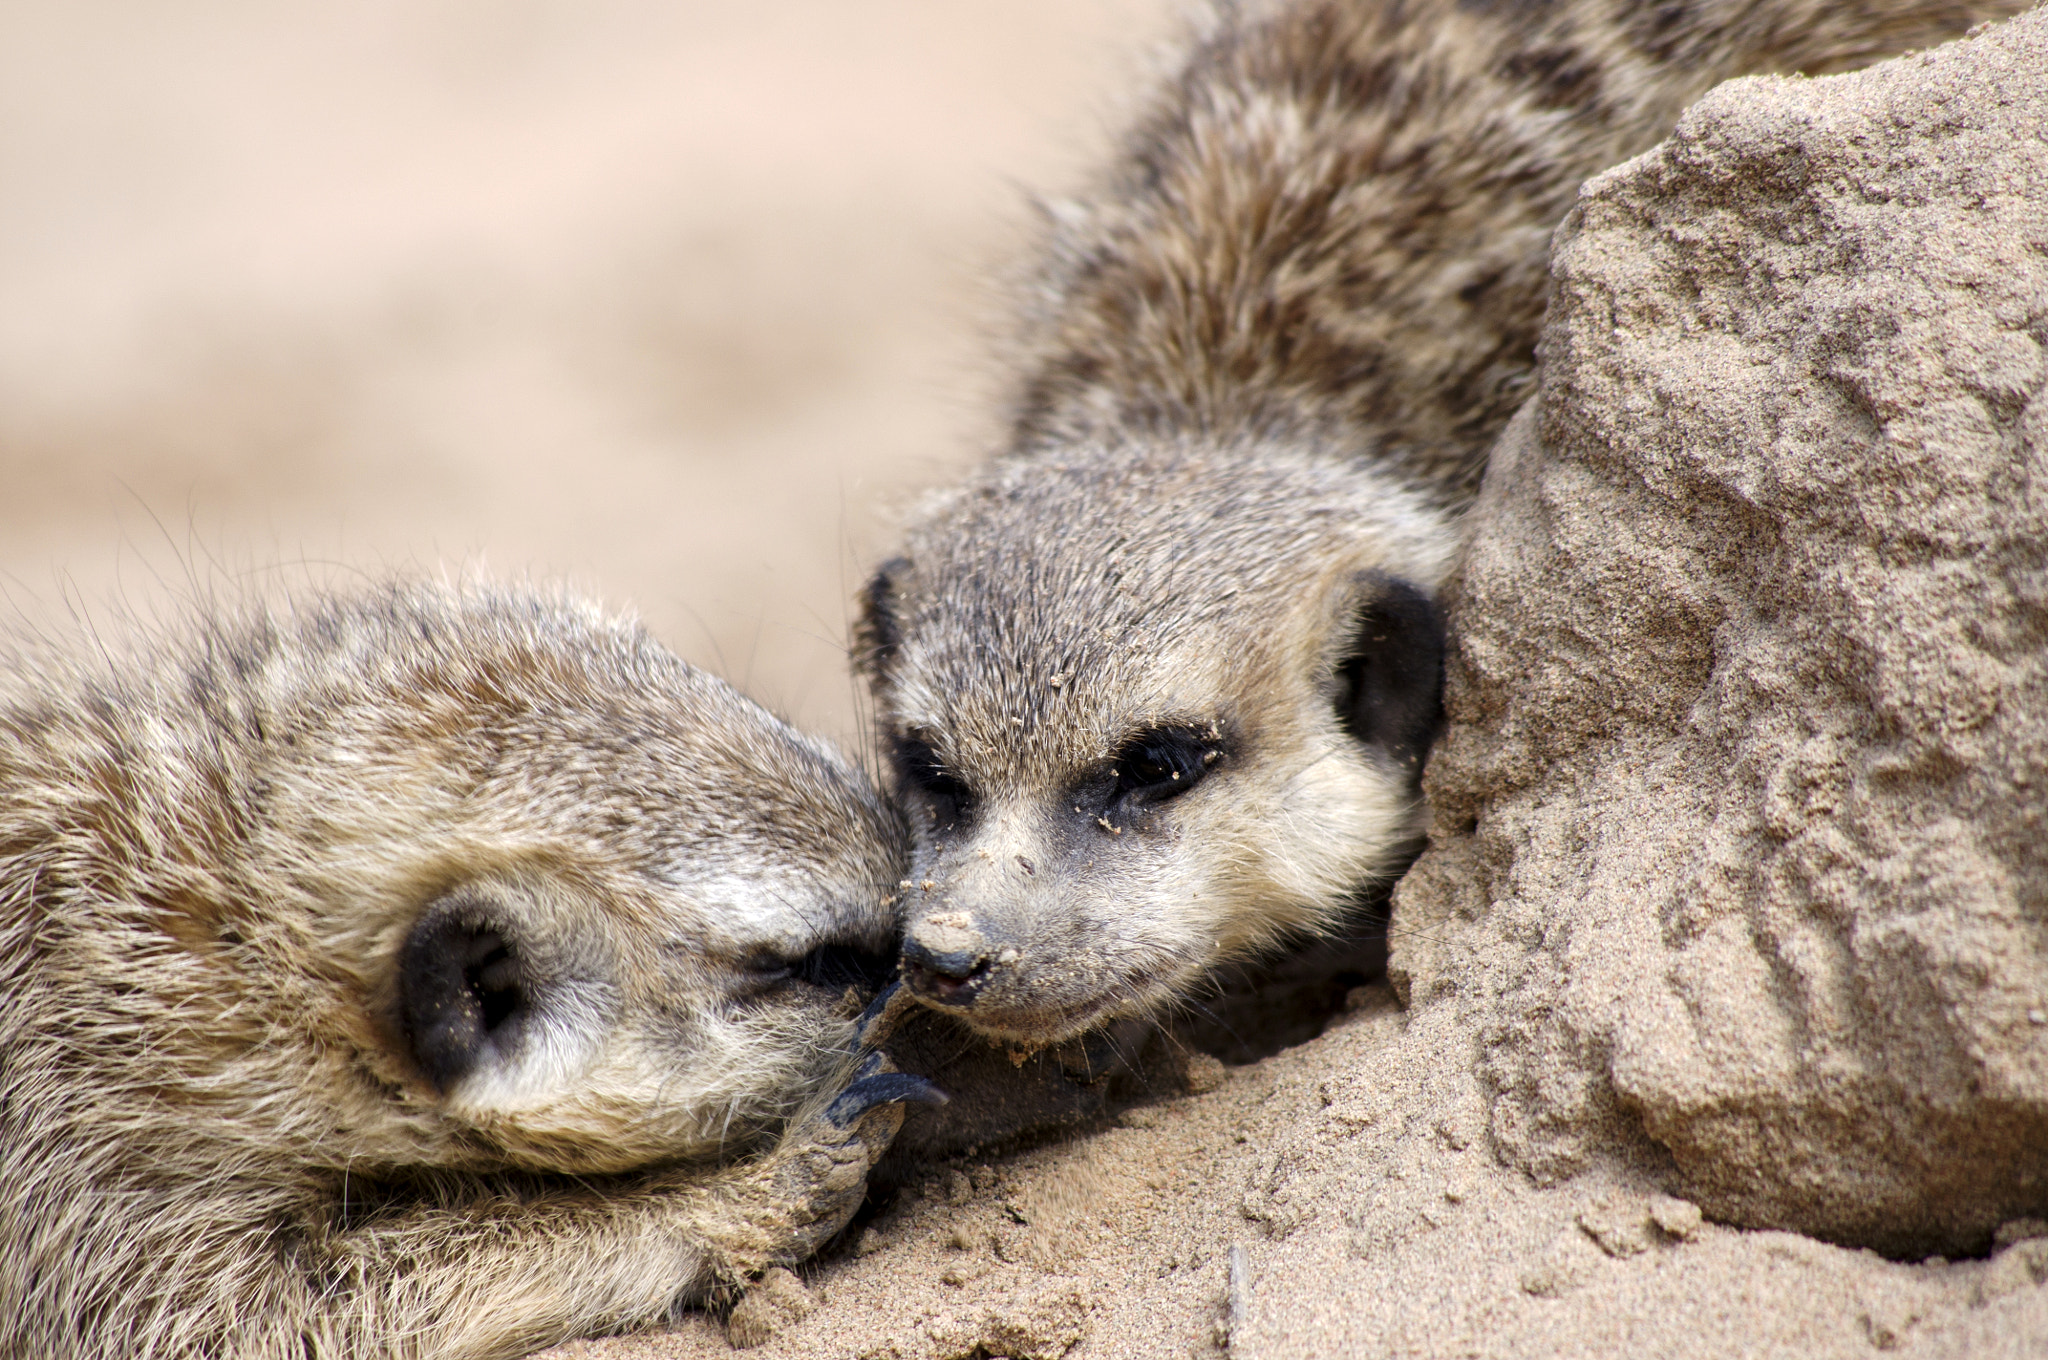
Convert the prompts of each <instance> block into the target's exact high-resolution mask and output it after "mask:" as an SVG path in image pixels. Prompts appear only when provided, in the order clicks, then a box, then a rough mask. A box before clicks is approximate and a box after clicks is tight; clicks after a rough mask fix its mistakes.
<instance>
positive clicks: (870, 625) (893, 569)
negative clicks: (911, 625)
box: [852, 557, 910, 682]
mask: <svg viewBox="0 0 2048 1360" xmlns="http://www.w3.org/2000/svg"><path fill="white" fill-rule="evenodd" d="M909 571H910V559H909V558H907V557H892V558H890V559H889V560H888V561H887V562H884V563H883V564H882V565H881V568H880V569H879V570H877V571H876V572H875V574H874V576H873V577H872V578H870V579H869V581H868V583H867V585H865V586H863V587H862V588H861V592H860V617H859V618H858V619H856V620H855V621H854V625H853V656H852V660H853V668H854V670H856V671H858V672H859V673H860V674H862V675H865V676H866V677H867V678H868V679H869V681H871V682H880V681H882V680H885V679H887V678H888V676H889V670H890V668H891V667H892V666H893V665H894V664H895V661H896V652H897V649H898V648H900V647H901V646H902V645H903V628H902V625H901V624H900V623H898V622H897V618H896V590H897V587H898V585H899V584H900V583H901V582H902V579H903V577H904V576H905V575H907V574H908V573H909Z"/></svg>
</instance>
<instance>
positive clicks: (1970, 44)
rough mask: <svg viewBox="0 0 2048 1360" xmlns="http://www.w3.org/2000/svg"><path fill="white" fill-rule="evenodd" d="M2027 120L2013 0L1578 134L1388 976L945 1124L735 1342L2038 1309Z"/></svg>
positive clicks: (1315, 1347) (1463, 1351) (1689, 1347)
mask: <svg viewBox="0 0 2048 1360" xmlns="http://www.w3.org/2000/svg"><path fill="white" fill-rule="evenodd" d="M2044 128H2048V16H2038V17H2030V18H2025V19H2021V20H2018V21H2015V22H2014V23H2012V24H2009V25H2006V26H2004V27H2002V28H1999V29H1994V30H1991V31H1989V32H1986V33H1983V34H1981V35H1979V36H1977V37H1975V38H1973V39H1971V40H1969V41H1967V42H1965V43H1962V44H1959V45H1957V46H1954V47H1951V48H1947V49H1943V50H1941V51H1939V52H1937V53H1934V54H1931V55H1928V56H1924V57H1916V58H1912V59H1908V60H1903V61H1898V62H1893V63H1890V64H1888V65H1886V66H1883V67H1880V68H1877V69H1875V70H1873V71H1870V72H1867V73H1863V74H1858V75H1850V76H1842V77H1836V78H1831V79H1827V80H1819V81H1799V80H1751V81H1741V82H1736V83H1735V84H1732V85H1730V86H1727V87H1724V88H1723V89H1721V90H1720V91H1717V92H1716V93H1715V94H1714V95H1712V96H1711V97H1710V98H1708V99H1707V100H1706V101H1704V102H1703V103H1702V104H1701V105H1700V106H1699V107H1698V108H1697V109H1695V110H1694V111H1693V112H1692V113H1691V114H1690V115H1688V117H1687V118H1686V120H1685V122H1684V124H1683V125H1682V127H1681V128H1680V130H1679V132H1678V133H1677V135H1676V136H1674V137H1673V138H1672V139H1671V140H1670V141H1669V142H1668V143H1666V144H1665V145H1664V146H1662V147H1660V148H1658V149H1657V150H1655V151H1653V152H1651V153H1649V154H1648V155H1645V156H1643V157H1641V158H1640V159H1638V160H1636V161H1633V162H1631V163H1629V164H1628V165H1625V166H1622V167H1620V168H1618V169H1616V170H1614V171H1613V172H1611V173H1609V174H1607V175H1604V176H1602V177H1601V178H1600V179H1598V180H1596V181H1595V182H1594V183H1593V184H1591V185H1590V186H1589V187H1588V189H1587V192H1586V195H1585V197H1584V199H1583V200H1582V203H1581V206H1580V208H1579V210H1578V211H1577V212H1576V213H1575V214H1574V217H1573V219H1572V221H1571V222H1570V223H1568V224H1567V225H1566V227H1565V229H1564V230H1563V232H1562V233H1561V234H1560V238H1559V242H1558V246H1557V253H1556V266H1557V269H1556V272H1557V278H1558V283H1557V293H1556V297H1555V301H1554V303H1553V308H1552V317H1551V321H1550V324H1549V329H1548V332H1547V336H1546V341H1545V345H1546V349H1545V364H1546V369H1545V376H1544V384H1543V389H1542V393H1541V395H1540V396H1539V397H1538V398H1537V399H1536V401H1535V402H1534V403H1533V404H1532V407H1531V408H1530V409H1529V410H1528V411H1525V412H1524V413H1523V416H1522V417H1521V418H1519V419H1518V420H1517V422H1516V424H1515V426H1514V428H1513V430H1512V431H1511V433H1510V435H1509V437H1508V439H1507V441H1506V443H1505V445H1504V448H1503V450H1502V455H1501V459H1500V462H1499V463H1498V465H1497V466H1496V468H1495V470H1494V475H1493V477H1492V478H1491V480H1490V482H1489V486H1488V489H1487V493H1486V497H1485V499H1484V501H1483V503H1482V506H1481V508H1480V510H1479V511H1478V514H1479V516H1480V524H1479V532H1478V538H1477V542H1476V546H1475V548H1474V551H1473V554H1472V557H1471V560H1470V563H1469V567H1468V571H1467V574H1466V576H1465V579H1464V584H1463V587H1462V591H1463V593H1462V596H1461V598H1460V599H1459V601H1458V602H1457V605H1456V618H1457V622H1458V626H1459V629H1460V634H1461V640H1460V651H1459V656H1458V660H1457V666H1456V670H1455V672H1454V683H1453V688H1452V692H1451V698H1450V702H1451V710H1452V717H1453V724H1454V725H1453V728H1452V730H1451V733H1450V736H1449V739H1448V741H1447V743H1446V745H1445V746H1444V748H1443V749H1442V750H1441V751H1440V753H1439V756H1438V759H1437V762H1436V764H1435V765H1434V766H1433V769H1432V774H1431V786H1432V791H1433V793H1434V795H1435V798H1436V800H1437V804H1438V807H1439V820H1438V824H1437V826H1436V828H1435V831H1434V833H1433V848H1432V850H1431V851H1430V853H1429V854H1428V855H1427V856H1426V857H1425V858H1424V860H1423V861H1422V862H1421V863H1420V864H1419V865H1418V866H1417V868H1416V869H1415V871H1414V872H1413V873H1412V874H1411V875H1410V877H1409V878H1408V879H1407V880H1406V881H1405V882H1404V884H1403V885H1402V888H1401V890H1400V891H1399V893H1398V894H1397V898H1396V905H1397V920H1398V926H1399V930H1400V931H1401V933H1400V934H1399V935H1398V937H1397V939H1396V956H1395V962H1396V971H1395V977H1396V981H1397V982H1399V983H1400V984H1401V985H1402V986H1403V987H1404V989H1405V990H1406V993H1407V998H1408V1001H1409V1002H1410V1007H1409V1008H1408V1009H1406V1010H1403V1009H1402V1008H1401V1007H1400V1006H1398V1005H1397V1004H1395V1001H1394V998H1393V996H1392V994H1391V993H1390V992H1388V991H1387V990H1386V989H1384V988H1365V989H1360V991H1359V992H1357V993H1355V994H1354V997H1353V1001H1354V1005H1353V1008H1352V1009H1351V1010H1350V1011H1349V1012H1348V1013H1347V1014H1346V1015H1344V1016H1343V1017H1341V1018H1340V1020H1339V1021H1338V1022H1337V1023H1336V1024H1334V1025H1333V1026H1332V1027H1331V1028H1330V1029H1329V1030H1328V1031H1327V1032H1326V1033H1324V1034H1323V1035H1322V1036H1321V1037H1320V1038H1318V1039H1316V1040H1314V1041H1313V1042H1310V1043H1307V1044H1303V1045H1301V1046H1300V1047H1298V1048H1295V1049H1292V1050H1289V1051H1287V1052H1284V1053H1282V1054H1280V1055H1278V1056H1277V1057H1274V1058H1271V1059H1269V1060H1267V1061H1265V1062H1261V1063H1257V1064H1254V1065H1251V1066H1247V1067H1243V1068H1238V1069H1235V1070H1234V1071H1232V1072H1231V1073H1230V1074H1229V1075H1228V1076H1227V1078H1225V1079H1224V1080H1223V1081H1222V1084H1221V1086H1220V1088H1219V1089H1216V1090H1213V1091H1210V1092H1208V1093H1206V1094H1202V1095H1198V1096H1190V1097H1187V1098H1184V1099H1181V1100H1178V1101H1173V1102H1169V1103H1166V1104H1162V1105H1157V1106H1153V1107H1149V1108H1143V1109H1137V1110H1132V1111H1128V1112H1126V1113H1125V1114H1124V1115H1123V1116H1122V1118H1121V1119H1120V1120H1119V1121H1118V1122H1117V1123H1116V1124H1115V1125H1114V1126H1112V1127H1108V1128H1103V1129H1100V1130H1099V1131H1097V1132H1095V1133H1093V1134H1091V1135H1089V1136H1086V1137H1082V1138H1077V1139H1074V1140H1072V1141H1069V1142H1066V1143H1062V1144H1058V1145H1054V1146H1048V1147H1045V1148H1041V1149H1038V1150H1036V1151H1032V1152H1028V1153H1024V1154H1021V1155H1018V1156H1015V1157H1011V1158H1009V1159H1005V1160H1002V1161H999V1162H995V1163H992V1164H989V1165H975V1164H973V1163H971V1162H968V1163H961V1164H959V1165H957V1166H953V1167H938V1168H935V1169H934V1171H933V1173H932V1175H931V1176H930V1177H929V1179H928V1180H927V1181H926V1182H925V1183H924V1184H923V1186H922V1187H921V1189H913V1190H912V1191H910V1192H909V1193H906V1194H904V1195H902V1196H900V1197H899V1198H898V1199H897V1200H896V1202H895V1203H893V1204H892V1205H890V1206H889V1207H888V1208H887V1209H886V1210H885V1211H884V1212H882V1213H881V1214H880V1216H879V1217H877V1218H876V1219H874V1220H873V1221H872V1222H870V1223H868V1224H867V1225H866V1226H865V1227H864V1228H863V1229H862V1230H861V1232H860V1236H859V1237H858V1239H857V1241H855V1242H854V1243H851V1244H849V1245H848V1246H847V1247H845V1248H843V1249H842V1250H841V1251H840V1253H839V1254H838V1255H837V1256H836V1257H833V1258H831V1259H828V1260H826V1261H824V1262H822V1263H819V1264H816V1265H814V1266H812V1267H810V1268H809V1269H808V1270H807V1272H806V1275H807V1278H808V1280H809V1286H808V1293H807V1295H806V1296H805V1297H804V1298H803V1299H802V1300H801V1304H800V1306H794V1307H783V1306H782V1305H778V1308H779V1309H780V1311H779V1312H778V1311H777V1310H776V1309H770V1308H768V1307H766V1306H765V1305H763V1306H761V1307H759V1308H755V1309H750V1310H749V1311H748V1312H747V1313H746V1314H744V1315H743V1322H744V1323H745V1327H744V1329H743V1330H744V1331H745V1334H746V1337H747V1339H748V1340H750V1341H752V1340H759V1339H762V1338H764V1337H765V1338H766V1339H765V1349H764V1350H763V1351H762V1352H760V1353H762V1354H766V1355H782V1356H797V1355H802V1356H876V1357H882V1356H888V1357H898V1358H899V1360H910V1358H912V1357H920V1358H921V1357H931V1358H933V1360H939V1358H944V1360H969V1358H970V1357H993V1356H998V1355H1011V1356H1025V1355H1033V1356H1058V1355H1073V1356H1112V1355H1119V1356H1120V1355H1174V1356H1186V1355H1189V1354H1197V1355H1199V1354H1211V1353H1215V1352H1216V1351H1217V1350H1218V1349H1220V1348H1224V1347H1227V1348H1228V1349H1229V1351H1230V1352H1231V1353H1232V1354H1241V1355H1254V1356H1275V1357H1277V1356H1296V1355H1353V1354H1356V1355H1388V1354H1398V1355H1410V1354H1413V1355H1461V1356H1480V1355H1487V1356H1491V1355H1501V1356H1509V1355H1548V1354H1574V1355H1612V1356H1621V1355H1635V1354H1659V1355H1699V1356H1706V1355H1715V1356H1718V1355H1722V1354H1730V1353H1734V1354H1744V1355H1788V1356H1793V1355H1796V1356H1817V1355H1855V1354H1862V1353H1864V1352H1867V1351H1868V1350H1869V1349H1870V1348H1872V1347H1873V1346H1874V1347H1876V1348H1879V1349H1899V1350H1902V1351H1904V1352H1907V1353H1913V1354H1922V1355H1999V1354H2007V1355H2015V1356H2017V1355H2023V1354H2039V1353H2040V1352H2041V1351H2042V1350H2043V1349H2044V1348H2048V1289H2044V1288H2042V1287H2041V1285H2042V1282H2043V1280H2044V1279H2048V1224H2044V1223H2042V1222H2040V1221H2039V1220H2038V1218H2037V1217H2035V1216H2036V1215H2042V1214H2043V1211H2044V1210H2048V1179H2044V1177H2043V1173H2044V1171H2048V1014H2044V1008H2048V953H2044V935H2043V932H2044V926H2048V826H2044V817H2043V808H2044V789H2048V452H2044V451H2048V397H2044V394H2043V388H2044V378H2048V371H2044V361H2043V350H2042V346H2043V344H2044V343H2048V138H2044V134H2043V129H2044ZM1788 1229H1792V1230H1797V1231H1788ZM1822 1237H1825V1238H1828V1239H1831V1240H1832V1241H1833V1242H1835V1243H1840V1244H1848V1245H1829V1244H1827V1243H1826V1242H1823V1241H1820V1240H1817V1239H1818V1238H1822ZM1873 1247H1874V1248H1878V1249H1881V1250H1882V1251H1885V1252H1888V1253H1892V1254H1895V1255H1917V1254H1919V1253H1922V1252H1926V1251H1937V1250H1938V1251H1946V1252H1967V1253H1985V1252H1991V1253H1992V1254H1990V1255H1988V1256H1985V1257H1981V1258H1979V1259H1970V1260H1962V1261H1956V1262H1949V1261H1944V1260H1941V1259H1939V1258H1934V1259H1928V1260H1922V1261H1919V1262H1917V1263H1912V1264H1907V1263H1901V1262H1898V1261H1893V1260H1887V1259H1885V1258H1884V1257H1883V1256H1881V1255H1879V1254H1877V1252H1876V1251H1873V1250H1869V1249H1868V1248H1873ZM794 1283H795V1282H794V1281H789V1280H778V1281H777V1282H776V1284H775V1285H774V1288H775V1289H776V1290H777V1291H779V1292H778V1298H780V1297H782V1296H784V1295H788V1294H789V1293H790V1291H791V1290H792V1288H793V1287H794ZM771 1315H772V1316H781V1317H787V1318H790V1319H792V1320H791V1321H789V1322H788V1323H787V1324H786V1325H781V1326H773V1327H763V1326H758V1325H756V1324H757V1323H758V1321H759V1319H760V1318H761V1317H766V1316H771ZM799 1318H800V1320H798V1319H799ZM726 1344H727V1343H726V1340H725V1336H724V1333H723V1332H722V1330H721V1329H720V1326H719V1324H718V1323H717V1322H716V1321H715V1320H714V1319H711V1318H706V1317H698V1318H694V1319H692V1320H691V1321H690V1322H689V1323H688V1324H687V1325H686V1326H685V1327H684V1328H682V1329H681V1330H679V1331H677V1332H675V1333H672V1334H669V1335H665V1336H658V1337H644V1338H634V1339H626V1340H620V1341H614V1342H607V1343H596V1344H592V1345H588V1346H580V1345H579V1346H577V1347H572V1348H569V1350H570V1353H589V1354H595V1353H602V1354H606V1355H614V1356H642V1355H647V1356H652V1355H716V1354H720V1353H724V1352H725V1349H726Z"/></svg>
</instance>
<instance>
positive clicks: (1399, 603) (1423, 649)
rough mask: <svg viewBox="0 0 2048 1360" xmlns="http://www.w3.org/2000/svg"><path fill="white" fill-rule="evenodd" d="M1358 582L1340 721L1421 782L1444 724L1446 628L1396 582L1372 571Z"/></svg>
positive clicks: (1340, 684)
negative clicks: (1427, 757)
mask: <svg viewBox="0 0 2048 1360" xmlns="http://www.w3.org/2000/svg"><path fill="white" fill-rule="evenodd" d="M1358 582H1359V587H1360V595H1361V597H1362V598H1361V603H1360V604H1359V606H1358V613H1357V614H1356V616H1355V621H1354V624H1353V628H1352V639H1351V645H1350V648H1349V650H1348V652H1347V653H1346V654H1345V655H1344V656H1343V658H1342V659H1341V660H1339V661H1338V663H1337V720H1338V721H1339V722H1341V723H1342V724H1343V725H1344V730H1345V731H1347V732H1349V733H1350V734H1351V735H1352V736H1354V737H1356V738H1358V739H1359V740H1360V741H1362V742H1364V743H1365V744H1366V745H1368V746H1374V747H1378V748H1379V749H1380V750H1382V751H1384V752H1385V753H1386V754H1387V755H1388V757H1389V758H1391V759H1392V760H1393V761H1394V762H1395V763H1396V764H1399V765H1401V766H1404V767H1406V768H1408V769H1409V770H1411V771H1412V772H1413V774H1414V775H1415V776H1416V777H1418V778H1419V777H1420V776H1421V773H1422V758H1423V757H1424V756H1425V755H1427V754H1428V753H1429V744H1430V743H1431V742H1432V741H1434V740H1436V734H1437V730H1438V728H1440V727H1441V726H1442V725H1443V713H1444V697H1443V696H1444V627H1443V621H1442V620H1441V619H1440V618H1439V617H1438V615H1437V611H1436V604H1435V603H1434V602H1433V601H1432V600H1431V599H1430V598H1429V596H1428V595H1427V594H1426V593H1425V592H1424V591H1422V590H1421V589H1420V588H1419V587H1417V586H1415V585H1412V584H1410V583H1409V582H1407V581H1403V580H1401V579H1400V578H1399V577H1397V576H1389V575H1387V574H1385V573H1384V572H1377V571H1371V572H1366V573H1364V574H1363V575H1361V576H1360V577H1359V578H1358Z"/></svg>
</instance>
